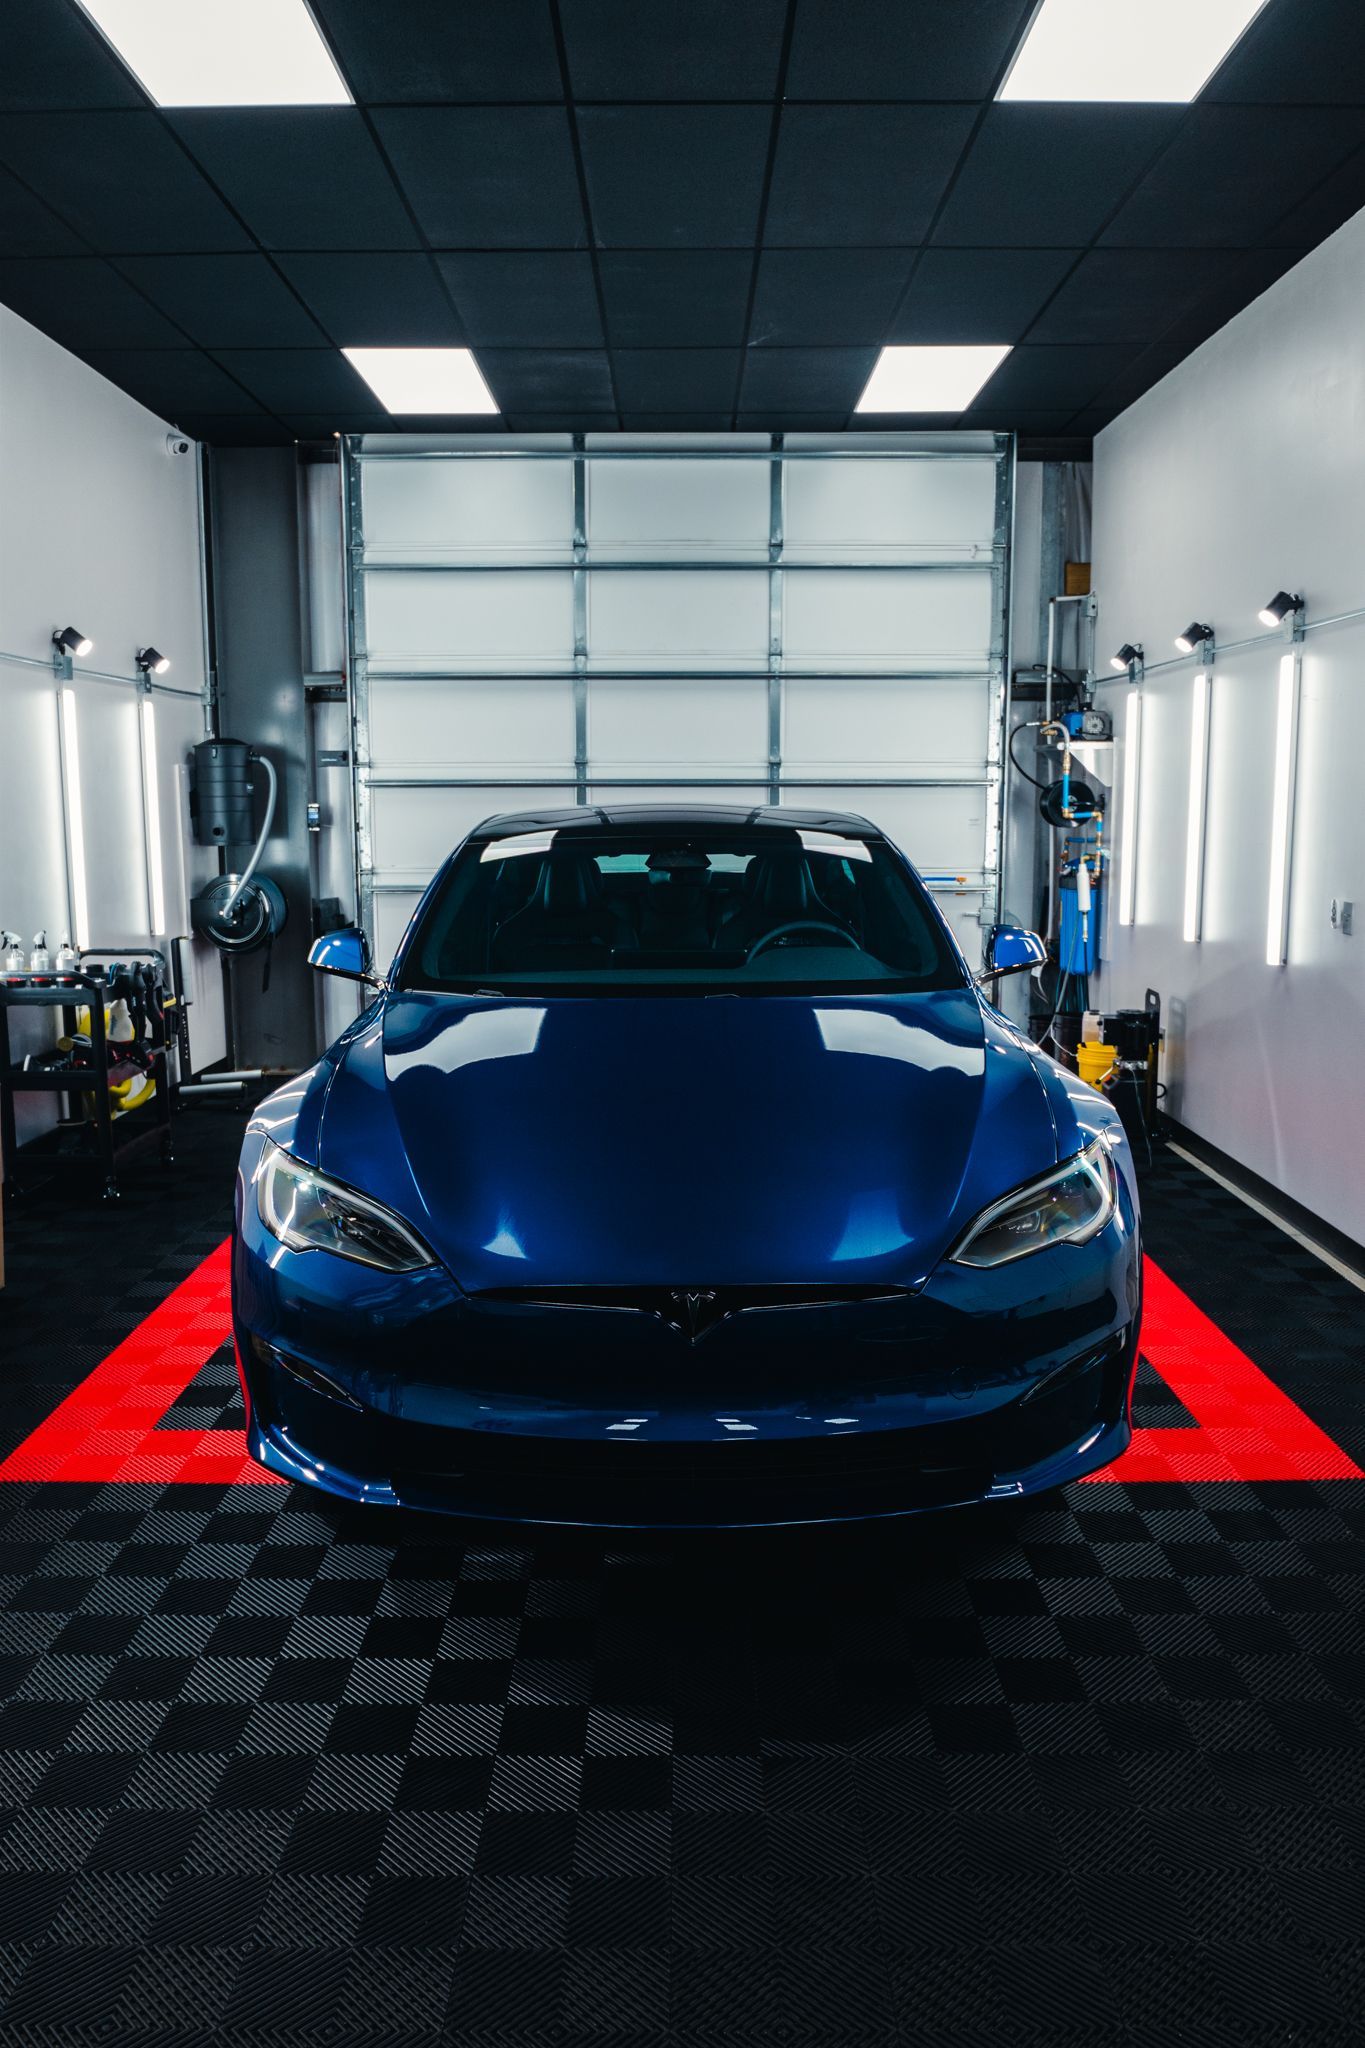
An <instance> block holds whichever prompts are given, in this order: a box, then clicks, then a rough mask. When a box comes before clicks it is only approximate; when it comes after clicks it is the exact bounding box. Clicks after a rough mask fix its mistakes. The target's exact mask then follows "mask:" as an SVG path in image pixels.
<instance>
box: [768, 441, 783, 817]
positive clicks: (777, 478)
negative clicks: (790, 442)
mask: <svg viewBox="0 0 1365 2048" xmlns="http://www.w3.org/2000/svg"><path fill="white" fill-rule="evenodd" d="M782 444H783V437H782V435H781V434H774V435H773V459H772V461H771V462H770V463H769V465H768V800H769V802H770V803H777V802H779V801H780V799H781V795H782V599H783V576H782V566H781V564H782V549H783V546H784V544H785V539H786V502H787V500H786V483H787V473H786V467H785V465H784V463H783V460H782Z"/></svg>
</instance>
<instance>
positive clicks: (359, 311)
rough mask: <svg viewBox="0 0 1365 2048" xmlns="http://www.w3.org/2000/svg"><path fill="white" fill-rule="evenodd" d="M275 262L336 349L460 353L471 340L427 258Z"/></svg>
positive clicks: (380, 255) (287, 257)
mask: <svg viewBox="0 0 1365 2048" xmlns="http://www.w3.org/2000/svg"><path fill="white" fill-rule="evenodd" d="M277 260H278V262H279V266H280V269H281V270H282V271H283V272H284V274H285V276H286V277H287V278H288V279H289V282H290V283H291V284H292V285H293V287H294V289H295V291H297V292H298V294H299V296H300V297H301V298H302V299H304V300H305V301H306V302H307V304H308V306H309V307H310V309H311V311H312V312H313V314H314V316H315V318H316V319H317V321H318V322H319V324H320V326H321V327H322V328H323V330H324V332H325V333H326V335H327V336H328V338H329V339H330V340H332V341H334V342H335V343H336V345H337V347H338V348H451V347H456V348H458V347H459V346H460V345H461V344H462V343H463V342H464V341H465V340H466V339H467V337H466V335H465V332H464V329H463V327H462V326H461V324H460V322H459V320H458V319H457V318H456V316H455V314H454V313H453V312H452V311H451V307H450V300H449V298H448V297H447V296H446V293H445V292H444V291H443V290H442V289H441V280H440V278H439V277H438V276H437V275H436V270H435V266H434V264H433V262H432V259H431V257H430V256H428V255H427V254H426V253H425V252H424V251H422V252H418V251H411V252H409V251H398V252H389V251H384V250H380V251H376V252H374V253H370V252H368V251H361V252H359V253H354V252H351V251H347V250H327V251H325V252H323V253H321V254H318V255H311V254H308V255H305V254H292V253H285V254H283V255H281V256H280V257H279V258H278V259H277Z"/></svg>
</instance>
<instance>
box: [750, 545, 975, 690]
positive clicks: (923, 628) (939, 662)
mask: <svg viewBox="0 0 1365 2048" xmlns="http://www.w3.org/2000/svg"><path fill="white" fill-rule="evenodd" d="M785 586H786V587H785V591H784V603H783V613H784V615H783V647H784V650H785V655H786V660H787V662H788V665H789V666H791V667H793V668H856V667H859V666H865V667H869V668H897V667H905V668H934V667H941V668H983V667H984V666H985V665H986V662H987V660H988V658H989V650H990V645H991V638H992V635H991V577H990V574H989V572H988V571H985V570H983V571H982V572H981V574H979V575H976V574H973V573H972V572H970V571H963V570H933V569H919V570H916V569H907V570H905V571H903V572H902V571H897V570H895V569H882V570H870V569H836V570H829V571H826V572H823V573H822V572H818V571H815V570H811V571H809V572H808V573H807V574H806V575H804V576H802V575H796V574H792V575H788V576H787V577H786V579H785Z"/></svg>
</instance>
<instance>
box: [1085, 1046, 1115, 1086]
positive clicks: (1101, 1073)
mask: <svg viewBox="0 0 1365 2048" xmlns="http://www.w3.org/2000/svg"><path fill="white" fill-rule="evenodd" d="M1117 1057H1118V1054H1117V1051H1116V1049H1115V1048H1114V1047H1113V1046H1112V1045H1097V1044H1089V1045H1078V1046H1077V1047H1076V1067H1077V1071H1078V1072H1079V1074H1080V1077H1081V1079H1082V1080H1083V1081H1088V1082H1089V1083H1090V1085H1091V1087H1092V1088H1098V1087H1099V1085H1100V1083H1101V1081H1102V1080H1103V1079H1104V1077H1105V1075H1106V1074H1107V1073H1108V1072H1109V1070H1110V1068H1111V1067H1112V1066H1113V1064H1114V1061H1115V1060H1116V1059H1117Z"/></svg>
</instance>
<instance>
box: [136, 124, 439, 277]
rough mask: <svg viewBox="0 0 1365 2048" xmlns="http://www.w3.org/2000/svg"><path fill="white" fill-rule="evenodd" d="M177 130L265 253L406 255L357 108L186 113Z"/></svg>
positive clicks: (405, 231)
mask: <svg viewBox="0 0 1365 2048" xmlns="http://www.w3.org/2000/svg"><path fill="white" fill-rule="evenodd" d="M169 118H170V120H171V121H172V123H173V125H174V127H175V129H176V132H177V133H178V134H179V135H181V136H182V137H183V138H184V141H185V143H186V146H187V147H188V148H189V149H190V150H192V151H193V153H194V155H195V157H196V158H197V160H198V161H199V163H201V164H202V165H203V167H204V169H205V170H206V171H207V173H208V175H209V176H210V177H211V178H212V179H213V181H214V183H215V184H216V185H217V186H218V188H219V190H220V191H221V192H222V193H223V195H224V196H225V198H226V199H227V200H228V201H229V202H230V204H231V205H233V206H234V207H235V208H236V209H237V211H238V213H240V214H241V216H242V218H243V220H245V221H246V223H247V225H248V226H249V228H250V229H251V231H252V233H253V234H254V235H255V236H256V237H257V239H258V240H259V241H261V242H263V243H264V244H265V246H266V247H267V248H268V249H412V248H416V247H417V246H418V239H419V238H418V236H417V235H416V233H415V232H414V231H413V227H412V223H411V221H410V220H409V219H408V216H407V212H406V209H405V208H404V206H403V202H402V200H401V198H400V197H399V194H398V191H397V188H396V187H395V185H394V182H393V179H392V178H391V177H390V176H389V173H388V171H387V169H386V167H385V164H384V160H383V158H382V156H381V155H380V153H379V151H378V150H377V149H376V148H375V145H374V142H373V140H372V138H371V136H370V134H369V132H368V130H367V128H366V126H365V118H364V116H363V115H362V114H361V112H360V110H359V108H358V107H192V108H188V109H185V110H184V111H177V112H175V113H173V114H171V115H170V116H169Z"/></svg>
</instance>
